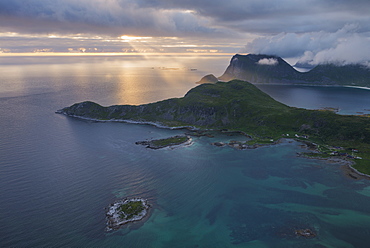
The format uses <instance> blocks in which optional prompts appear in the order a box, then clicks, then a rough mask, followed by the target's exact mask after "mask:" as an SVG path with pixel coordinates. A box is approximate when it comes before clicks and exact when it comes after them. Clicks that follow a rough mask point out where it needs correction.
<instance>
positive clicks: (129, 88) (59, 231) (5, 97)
mask: <svg viewBox="0 0 370 248" xmlns="http://www.w3.org/2000/svg"><path fill="white" fill-rule="evenodd" d="M0 62H1V66H0V103H1V106H2V107H1V108H0V117H1V118H0V127H1V128H0V189H1V191H0V247H140V248H141V247H368V244H369V242H370V208H369V207H370V182H369V181H368V180H353V179H350V178H347V177H346V176H345V175H344V173H343V172H342V170H341V168H340V166H339V165H336V164H326V163H325V162H323V161H315V160H308V159H303V158H298V157H296V153H297V152H300V151H302V148H300V146H299V143H296V142H293V141H291V142H290V141H286V142H284V143H282V144H279V145H276V146H271V147H265V148H260V149H255V150H247V151H238V150H234V149H231V148H219V147H214V146H211V145H210V143H211V142H214V141H219V140H223V141H226V140H235V139H244V137H235V136H233V137H230V136H226V135H223V136H222V135H217V136H215V137H214V138H209V137H199V138H194V144H193V145H192V146H189V147H183V148H178V149H174V150H169V149H163V150H148V149H146V148H144V147H142V146H138V145H135V142H136V141H139V140H145V139H148V138H164V137H169V136H173V135H175V134H182V133H184V132H185V131H184V130H166V129H159V128H155V127H151V126H146V125H133V124H124V123H96V122H86V121H81V120H76V119H73V118H67V117H65V116H62V115H57V114H55V113H54V112H55V110H57V109H60V108H62V107H65V106H69V105H71V104H73V103H75V102H80V101H84V100H93V101H96V102H98V103H101V104H103V105H112V104H141V103H147V102H152V101H157V100H162V99H165V98H169V97H180V96H182V95H184V94H185V93H186V91H187V90H189V89H190V88H192V87H194V86H195V85H194V82H196V81H198V80H199V79H200V78H201V77H202V76H204V75H206V74H208V73H214V74H215V75H217V76H219V75H221V74H222V72H223V70H224V69H225V68H226V66H227V65H228V62H229V58H228V57H208V58H207V57H206V58H202V59H200V58H193V57H184V58H171V57H168V58H167V57H166V58H158V57H152V58H143V57H119V58H108V57H99V58H96V57H93V58H63V59H61V58H4V57H0ZM191 69H197V70H191ZM284 87H285V86H280V87H278V86H276V87H274V88H273V87H272V88H271V89H269V90H270V91H273V92H270V94H271V95H273V96H274V97H275V98H279V97H280V99H281V100H282V101H283V100H284V99H285V101H286V102H285V103H289V104H291V105H294V106H300V107H307V108H316V106H319V107H338V108H340V109H343V110H344V109H346V110H345V111H344V112H343V113H344V114H355V113H356V112H362V111H359V110H360V109H361V110H362V109H368V108H370V106H364V105H363V104H367V101H368V99H370V91H367V90H361V89H349V88H342V87H336V88H335V89H332V88H331V89H327V88H318V87H309V88H307V87H298V86H295V87H293V86H289V87H285V88H284ZM265 91H268V90H267V89H266V90H265ZM292 92H295V93H294V95H293V94H292ZM295 94H301V95H298V96H296V95H295ZM284 95H285V96H284ZM308 95H309V96H310V97H307V96H308ZM284 97H285V98H284ZM294 99H296V100H295V101H294ZM302 99H306V100H307V104H306V105H305V104H304V103H302V101H303V100H302ZM310 99H311V100H310ZM344 99H345V100H344ZM306 100H304V101H303V102H305V101H306ZM356 103H357V104H356ZM302 104H303V106H302ZM350 106H352V107H350ZM363 111H364V110H363ZM131 196H140V197H144V198H147V199H148V200H149V202H150V203H151V204H152V205H153V208H152V209H151V213H150V216H149V217H148V218H147V219H146V221H145V222H141V223H135V224H130V225H127V226H125V227H123V228H121V229H120V230H118V231H115V232H110V233H106V232H105V231H104V228H105V210H104V208H105V207H107V206H108V205H109V204H110V203H112V202H114V201H116V200H118V199H121V198H124V197H131ZM302 228H310V229H312V230H315V232H316V233H317V234H318V236H317V237H316V238H313V239H305V238H299V237H295V235H294V230H295V229H302Z"/></svg>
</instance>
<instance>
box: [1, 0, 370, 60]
mask: <svg viewBox="0 0 370 248" xmlns="http://www.w3.org/2000/svg"><path fill="white" fill-rule="evenodd" d="M369 11H370V1H368V0H353V1H347V0H335V1H334V0H326V1H321V0H276V1H271V0H247V1H246V0H229V1H223V0H222V1H221V0H212V1H211V0H197V1H195V0H181V1H171V0H79V1H75V0H28V1H24V0H1V1H0V23H1V33H0V37H1V39H0V49H1V50H0V51H3V52H33V51H43V49H46V50H44V51H54V52H55V51H56V52H67V51H74V52H76V51H77V52H83V51H85V52H107V51H109V52H128V51H131V52H132V51H135V52H148V51H149V52H190V53H194V52H206V53H220V52H227V53H237V52H246V53H267V54H274V55H278V56H282V57H296V58H300V61H301V62H305V63H311V64H317V63H323V62H327V61H339V62H342V61H345V62H346V63H353V62H363V61H365V60H369V59H370V55H368V54H369V53H368V52H366V51H369V37H370V24H369V23H370V15H369ZM122 37H147V39H125V38H122ZM80 48H83V49H80ZM78 49H80V50H78Z"/></svg>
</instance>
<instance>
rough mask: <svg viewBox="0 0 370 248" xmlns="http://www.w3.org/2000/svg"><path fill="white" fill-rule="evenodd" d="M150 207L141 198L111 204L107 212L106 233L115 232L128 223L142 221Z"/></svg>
mask: <svg viewBox="0 0 370 248" xmlns="http://www.w3.org/2000/svg"><path fill="white" fill-rule="evenodd" d="M149 207H150V205H149V204H148V203H147V201H146V200H144V199H142V198H132V199H124V200H121V201H118V202H116V203H113V204H111V205H110V206H109V208H108V211H107V214H106V215H107V228H106V230H107V231H111V230H116V229H118V228H120V226H122V225H124V224H127V223H129V222H134V221H139V220H142V219H143V218H144V217H145V216H146V215H147V214H148V210H149Z"/></svg>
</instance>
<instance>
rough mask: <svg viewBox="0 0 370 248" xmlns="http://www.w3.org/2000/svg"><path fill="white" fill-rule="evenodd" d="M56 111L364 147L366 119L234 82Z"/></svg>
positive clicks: (368, 131)
mask: <svg viewBox="0 0 370 248" xmlns="http://www.w3.org/2000/svg"><path fill="white" fill-rule="evenodd" d="M58 113H61V114H65V115H68V116H74V117H80V118H87V119H94V120H126V121H132V122H145V123H156V124H158V125H165V126H170V127H179V126H193V127H197V128H212V129H225V128H226V129H233V130H239V131H244V132H247V133H250V134H256V135H259V136H278V137H280V136H281V135H282V134H283V133H287V132H300V133H302V134H307V135H312V136H313V137H318V138H319V139H321V140H325V141H331V140H333V141H334V140H335V141H340V142H342V141H346V142H348V141H356V140H357V141H361V142H365V143H368V144H370V122H369V119H368V118H366V117H360V116H341V115H337V114H335V113H332V112H330V111H318V110H306V109H299V108H294V107H289V106H287V105H284V104H282V103H280V102H277V101H276V100H274V99H273V98H271V97H270V96H269V95H267V94H266V93H264V92H262V91H261V90H259V89H258V88H257V87H255V86H254V85H252V84H250V83H248V82H245V81H240V80H232V81H230V82H217V83H216V84H202V85H199V86H197V87H195V88H193V89H191V90H190V91H189V92H188V93H187V94H186V95H185V96H184V97H182V98H172V99H167V100H164V101H159V102H155V103H150V104H143V105H139V106H134V105H114V106H110V107H103V106H101V105H99V104H97V103H93V102H82V103H77V104H74V105H72V106H70V107H66V108H64V109H61V110H59V111H58Z"/></svg>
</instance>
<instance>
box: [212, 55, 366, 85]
mask: <svg viewBox="0 0 370 248" xmlns="http://www.w3.org/2000/svg"><path fill="white" fill-rule="evenodd" d="M219 79H220V80H222V81H229V80H232V79H240V80H245V81H248V82H251V83H254V84H259V83H261V84H262V83H263V84H269V83H270V84H315V85H351V86H365V87H370V69H369V68H368V67H366V66H364V65H360V64H350V65H335V64H323V65H318V66H316V67H315V68H313V69H312V70H310V71H308V72H299V71H297V70H295V69H294V68H293V67H292V66H291V65H289V64H288V63H287V62H286V61H285V60H283V59H282V58H280V57H277V56H272V55H261V54H259V55H257V54H248V55H239V54H237V55H234V56H233V57H232V59H231V61H230V65H229V66H228V67H227V69H226V71H225V73H224V74H223V75H222V76H221V77H220V78H219Z"/></svg>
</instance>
